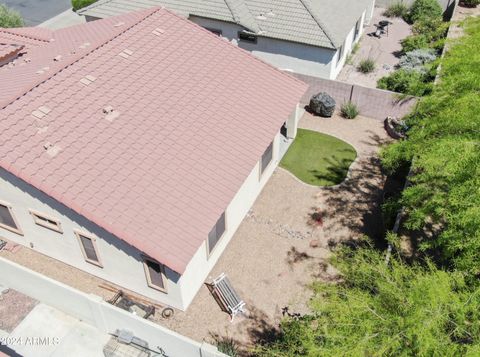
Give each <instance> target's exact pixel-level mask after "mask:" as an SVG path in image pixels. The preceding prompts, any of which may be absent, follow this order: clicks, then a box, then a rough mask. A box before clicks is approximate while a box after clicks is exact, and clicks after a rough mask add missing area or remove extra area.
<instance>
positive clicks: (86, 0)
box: [72, 0, 97, 11]
mask: <svg viewBox="0 0 480 357" xmlns="http://www.w3.org/2000/svg"><path fill="white" fill-rule="evenodd" d="M96 1H97V0H72V7H73V11H77V10H80V9H82V8H84V7H87V6H88V5H91V4H93V3H94V2H96Z"/></svg>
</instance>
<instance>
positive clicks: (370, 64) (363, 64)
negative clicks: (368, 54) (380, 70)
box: [357, 58, 375, 73]
mask: <svg viewBox="0 0 480 357" xmlns="http://www.w3.org/2000/svg"><path fill="white" fill-rule="evenodd" d="M357 69H358V71H360V72H362V73H370V72H373V71H374V70H375V61H374V60H373V59H371V58H366V59H363V60H361V61H360V63H359V64H358V67H357Z"/></svg>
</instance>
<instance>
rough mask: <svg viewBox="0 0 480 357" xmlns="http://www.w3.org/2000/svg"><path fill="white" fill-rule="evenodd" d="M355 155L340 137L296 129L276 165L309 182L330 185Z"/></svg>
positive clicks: (343, 174)
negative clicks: (286, 150)
mask: <svg viewBox="0 0 480 357" xmlns="http://www.w3.org/2000/svg"><path fill="white" fill-rule="evenodd" d="M356 157H357V152H356V151H355V149H354V148H353V147H352V146H351V145H350V144H347V143H346V142H344V141H342V140H340V139H337V138H335V137H333V136H330V135H326V134H322V133H318V132H316V131H311V130H305V129H298V133H297V137H296V138H295V141H294V142H293V143H292V145H291V146H290V148H289V149H288V152H287V153H286V154H285V156H284V157H283V159H282V161H281V162H280V166H281V167H283V168H284V169H286V170H288V171H290V172H291V173H292V174H293V175H295V176H296V177H297V178H299V179H300V180H302V181H303V182H305V183H308V184H310V185H314V186H333V185H337V184H339V183H341V182H342V181H343V180H344V179H345V177H346V176H347V173H348V168H349V167H350V165H351V164H352V162H353V161H354V160H355V158H356Z"/></svg>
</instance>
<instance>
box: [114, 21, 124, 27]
mask: <svg viewBox="0 0 480 357" xmlns="http://www.w3.org/2000/svg"><path fill="white" fill-rule="evenodd" d="M123 25H125V22H117V23H116V24H115V25H113V26H114V27H120V26H123Z"/></svg>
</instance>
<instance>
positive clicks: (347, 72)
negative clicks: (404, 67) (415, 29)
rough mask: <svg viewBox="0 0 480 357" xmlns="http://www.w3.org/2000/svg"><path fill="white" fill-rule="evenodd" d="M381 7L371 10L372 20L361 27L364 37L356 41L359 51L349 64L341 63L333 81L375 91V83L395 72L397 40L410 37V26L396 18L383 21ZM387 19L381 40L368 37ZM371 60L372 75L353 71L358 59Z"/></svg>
mask: <svg viewBox="0 0 480 357" xmlns="http://www.w3.org/2000/svg"><path fill="white" fill-rule="evenodd" d="M384 11H385V9H383V8H379V7H377V8H375V11H374V15H373V18H372V21H371V23H370V25H369V26H368V27H366V28H365V34H364V35H363V37H362V39H361V40H360V48H359V49H358V51H357V53H356V54H355V55H353V57H352V58H351V60H350V63H349V64H345V66H344V67H343V69H342V71H341V72H340V74H339V75H338V77H337V80H339V81H342V82H347V83H353V84H357V85H361V86H364V87H370V88H376V86H377V81H378V80H379V79H380V78H382V77H384V76H386V75H388V74H390V73H391V72H393V71H394V70H395V66H396V65H397V64H398V62H399V60H400V55H399V54H400V51H401V49H402V45H401V43H400V41H401V40H402V39H404V38H405V37H407V36H408V35H410V34H411V26H410V25H409V24H407V23H406V22H405V21H404V20H402V19H400V18H387V17H385V16H383V12H384ZM382 20H388V21H390V22H392V24H391V25H389V30H388V36H387V35H386V34H385V35H382V36H381V38H377V37H375V36H369V34H370V33H372V32H375V30H376V27H375V24H378V23H379V21H382ZM367 58H371V59H373V60H374V61H375V63H376V68H375V70H374V71H373V72H372V73H369V74H363V73H361V72H359V71H358V70H357V66H358V64H359V63H360V61H361V60H363V59H367Z"/></svg>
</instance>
